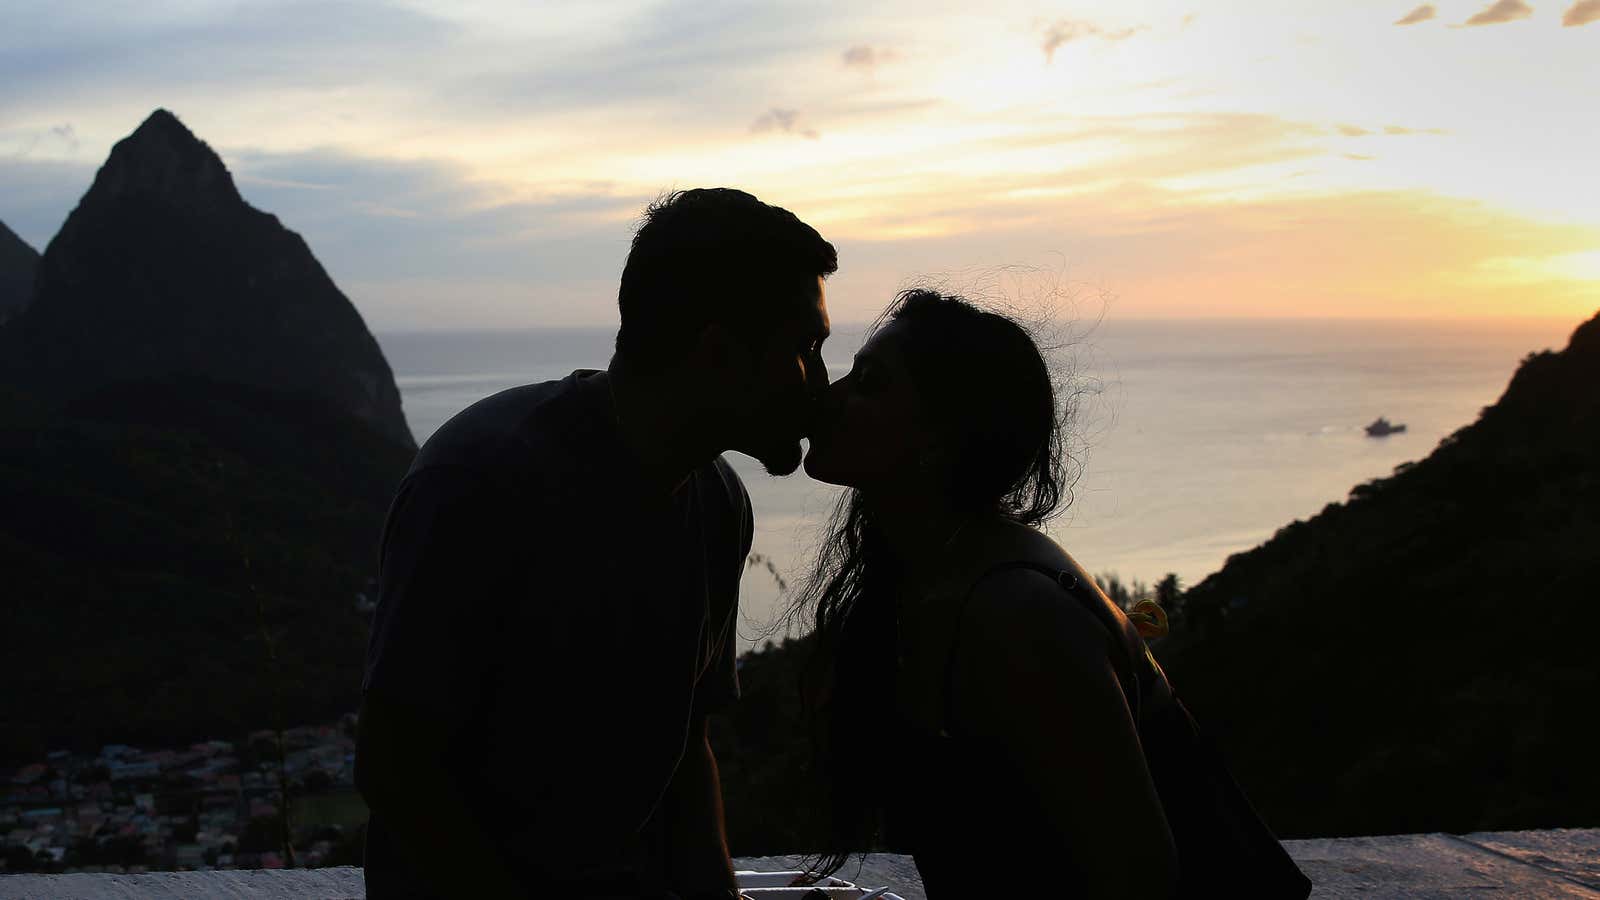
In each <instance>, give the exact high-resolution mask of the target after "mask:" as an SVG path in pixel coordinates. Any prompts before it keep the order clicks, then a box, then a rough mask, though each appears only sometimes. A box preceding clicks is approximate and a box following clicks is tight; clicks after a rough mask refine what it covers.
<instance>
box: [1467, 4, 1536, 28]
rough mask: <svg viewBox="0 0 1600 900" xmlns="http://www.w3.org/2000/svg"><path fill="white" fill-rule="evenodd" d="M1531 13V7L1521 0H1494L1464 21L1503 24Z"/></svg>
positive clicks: (1523, 17) (1472, 23) (1470, 23)
mask: <svg viewBox="0 0 1600 900" xmlns="http://www.w3.org/2000/svg"><path fill="white" fill-rule="evenodd" d="M1531 15H1533V7H1531V6H1529V5H1528V4H1526V3H1524V2H1523V0H1495V2H1494V4H1493V5H1492V6H1490V7H1489V8H1487V9H1485V10H1483V11H1482V12H1480V13H1478V14H1477V15H1475V16H1473V17H1472V18H1470V19H1468V20H1467V21H1466V24H1468V25H1503V24H1505V23H1506V22H1515V21H1517V20H1518V19H1526V18H1527V17H1529V16H1531Z"/></svg>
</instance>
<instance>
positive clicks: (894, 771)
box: [885, 562, 1311, 900]
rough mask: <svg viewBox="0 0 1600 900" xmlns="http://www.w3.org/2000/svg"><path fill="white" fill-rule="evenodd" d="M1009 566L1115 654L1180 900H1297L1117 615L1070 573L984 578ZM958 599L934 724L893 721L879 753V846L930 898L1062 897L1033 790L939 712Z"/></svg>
mask: <svg viewBox="0 0 1600 900" xmlns="http://www.w3.org/2000/svg"><path fill="white" fill-rule="evenodd" d="M1014 568H1027V569H1032V570H1035V571H1039V572H1041V573H1043V574H1045V575H1047V576H1049V577H1051V578H1052V579H1054V580H1056V581H1057V583H1058V584H1060V585H1061V586H1062V588H1063V591H1064V593H1066V594H1068V595H1070V596H1071V597H1072V598H1074V600H1075V601H1076V602H1081V603H1083V604H1084V605H1085V606H1086V607H1087V608H1088V609H1089V610H1090V612H1091V613H1093V614H1094V615H1095V617H1096V619H1098V620H1099V621H1100V623H1101V624H1102V625H1103V626H1104V627H1105V628H1106V629H1107V630H1108V632H1109V633H1110V635H1111V637H1112V641H1111V644H1112V645H1113V646H1114V647H1116V648H1117V652H1114V653H1113V654H1112V658H1111V662H1112V666H1113V668H1114V669H1115V670H1116V673H1117V678H1118V680H1119V681H1120V682H1121V684H1122V688H1123V694H1124V696H1125V697H1126V698H1127V700H1128V707H1129V710H1130V712H1132V714H1133V718H1134V721H1135V723H1136V724H1137V726H1138V731H1139V738H1140V743H1141V745H1142V747H1143V748H1144V752H1145V759H1146V763H1147V765H1148V766H1149V769H1150V773H1151V777H1152V780H1153V781H1154V782H1155V785H1156V790H1157V793H1158V794H1159V795H1160V797H1161V801H1162V807H1163V811H1164V812H1165V813H1166V816H1167V822H1168V825H1169V827H1170V828H1171V829H1172V833H1173V839H1174V842H1175V843H1176V844H1177V847H1178V856H1179V867H1180V884H1179V896H1180V897H1206V896H1233V897H1262V898H1266V897H1272V898H1278V897H1282V898H1304V897H1306V896H1308V895H1309V894H1310V892H1311V883H1310V881H1309V880H1307V879H1306V878H1305V876H1304V875H1303V874H1301V873H1300V871H1299V869H1298V868H1296V867H1295V865H1294V862H1293V861H1292V860H1291V859H1290V858H1289V856H1288V854H1287V853H1285V852H1284V850H1283V848H1282V845H1280V844H1279V843H1278V841H1277V839H1276V838H1275V837H1273V835H1272V833H1271V832H1270V831H1269V830H1268V829H1267V827H1266V825H1265V824H1264V823H1262V822H1261V820H1260V818H1259V817H1258V816H1257V815H1256V813H1255V810H1254V809H1253V808H1252V807H1251V806H1250V804H1249V801H1248V800H1247V799H1246V798H1245V796H1244V793H1243V792H1242V791H1241V790H1240V789H1239V788H1238V786H1237V784H1236V783H1235V782H1234V780H1233V778H1232V776H1231V775H1230V774H1229V773H1228V771H1227V768H1226V766H1225V765H1224V764H1223V762H1222V760H1221V758H1220V756H1218V755H1217V753H1216V751H1215V749H1214V748H1213V747H1212V745H1211V744H1210V742H1209V741H1208V740H1206V739H1205V738H1203V737H1202V736H1201V735H1200V732H1199V730H1198V728H1197V727H1196V726H1195V724H1194V720H1193V719H1192V718H1191V717H1190V716H1189V713H1188V711H1187V710H1186V709H1185V708H1184V707H1183V704H1182V703H1181V702H1179V701H1178V698H1177V695H1176V694H1175V693H1174V692H1173V690H1172V686H1171V684H1170V683H1169V682H1168V681H1167V678H1166V675H1165V673H1164V672H1162V670H1161V667H1160V666H1159V665H1158V664H1157V663H1156V660H1155V657H1154V656H1152V655H1151V654H1150V651H1149V649H1148V647H1147V646H1146V645H1145V643H1144V641H1143V639H1142V638H1140V637H1139V634H1138V631H1137V630H1136V629H1135V627H1134V625H1133V624H1132V623H1131V622H1130V621H1129V620H1128V618H1127V617H1126V616H1125V615H1123V614H1122V613H1121V611H1120V610H1118V609H1117V607H1116V606H1115V605H1114V604H1112V603H1111V602H1110V601H1109V600H1108V599H1106V598H1105V596H1104V595H1103V594H1102V593H1101V592H1100V591H1098V590H1095V589H1094V588H1093V587H1091V586H1088V585H1082V584H1080V583H1079V582H1078V579H1077V577H1076V576H1075V575H1073V574H1072V573H1070V572H1063V571H1059V570H1055V569H1051V568H1048V567H1045V566H1042V565H1039V564H1037V563H1032V562H1013V563H1005V564H1002V565H1000V566H997V567H995V568H994V569H991V570H989V572H988V573H985V576H987V575H988V574H993V573H994V572H996V571H1002V570H1005V569H1014ZM969 597H970V594H969ZM967 602H968V600H967V599H963V600H962V603H961V606H959V607H958V608H957V614H956V620H955V635H956V637H955V638H954V639H953V640H952V641H951V643H950V646H949V650H948V652H947V653H946V655H945V659H944V664H943V669H942V673H941V674H942V678H943V684H942V685H941V704H940V707H941V708H940V709H939V710H938V713H937V715H936V716H934V718H936V719H937V720H939V721H940V722H941V725H940V726H938V727H934V728H930V727H928V724H929V723H928V718H929V717H928V716H922V717H921V718H922V722H921V723H920V724H919V723H917V722H913V721H912V718H914V717H908V716H904V715H899V716H897V717H896V736H897V737H898V741H896V742H893V743H890V744H888V745H887V746H886V747H885V749H886V751H887V752H890V753H892V754H894V756H895V760H894V763H893V764H892V765H890V766H888V767H887V768H888V771H889V772H890V776H889V781H890V783H889V784H888V785H887V788H888V795H887V800H888V803H887V808H888V809H887V812H888V816H887V821H886V822H885V839H886V842H887V844H888V846H889V849H891V850H893V851H895V852H902V853H910V854H911V855H912V856H913V857H914V858H915V859H916V863H917V868H918V870H919V871H920V873H921V874H922V878H923V885H924V887H925V888H926V890H927V894H928V896H929V897H930V898H932V900H942V898H981V897H984V896H988V895H990V894H991V893H994V894H996V895H998V892H999V891H1001V890H1003V889H1012V890H1024V891H1038V892H1040V895H1041V896H1071V892H1070V886H1071V885H1073V884H1081V883H1082V881H1083V879H1082V878H1081V877H1079V876H1078V875H1077V874H1076V873H1075V872H1073V871H1072V870H1071V869H1070V868H1069V866H1070V861H1069V860H1067V859H1063V858H1062V855H1061V850H1062V848H1063V847H1064V846H1066V843H1065V838H1063V837H1062V836H1061V835H1059V834H1058V833H1057V832H1056V829H1055V826H1054V824H1053V823H1052V822H1051V821H1050V819H1049V817H1048V816H1047V815H1046V813H1045V810H1044V809H1043V807H1042V806H1041V805H1040V804H1039V803H1038V801H1037V799H1036V797H1035V792H1034V790H1033V788H1032V787H1031V786H1030V785H1029V784H1028V783H1027V782H1026V781H1025V780H1024V779H1023V777H1022V776H1021V774H1020V773H1019V772H1017V771H1016V769H1015V767H1014V766H1012V765H1011V764H1010V762H1009V761H1008V760H1007V759H1006V758H1005V756H1004V754H1003V753H1002V752H1001V751H1000V749H999V748H998V747H996V746H993V745H992V744H989V743H987V742H986V741H985V740H984V739H982V738H977V737H973V736H970V735H966V734H963V733H962V730H961V729H960V727H959V725H958V723H957V722H955V721H954V719H953V718H952V717H951V715H950V712H951V709H950V696H951V687H952V685H951V683H950V680H951V677H952V675H953V672H954V665H955V658H956V650H957V647H956V643H957V642H958V641H959V634H960V626H961V620H962V618H964V614H965V611H966V610H965V606H966V603H967ZM1051 713H1052V711H1050V710H1041V711H1040V714H1041V715H1048V714H1051ZM1085 777H1093V773H1085ZM1217 891H1222V892H1223V893H1221V894H1218V893H1215V892H1217Z"/></svg>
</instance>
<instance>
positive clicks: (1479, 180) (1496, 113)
mask: <svg viewBox="0 0 1600 900" xmlns="http://www.w3.org/2000/svg"><path fill="white" fill-rule="evenodd" d="M0 8H3V9H4V18H5V21H6V22H7V27H6V28H4V29H3V34H0V79H3V81H4V83H5V84H6V90H5V91H4V93H3V95H0V220H3V221H5V222H6V223H7V224H9V225H11V226H12V227H13V228H14V229H15V230H16V231H17V232H18V233H19V234H21V235H22V236H23V237H24V238H25V239H26V240H28V241H29V242H30V243H32V244H33V245H34V246H35V247H38V248H39V249H41V250H42V249H43V247H44V244H45V243H46V242H47V241H48V239H49V237H50V236H51V235H52V234H53V233H54V232H55V230H56V228H57V227H59V225H60V223H61V221H62V220H63V219H64V218H65V216H66V214H67V212H68V211H69V210H70V209H71V207H72V205H73V204H74V203H75V202H76V199H77V197H78V196H79V195H80V194H81V193H82V192H83V190H84V189H86V188H87V186H88V183H89V180H90V178H91V177H92V174H93V170H94V168H95V167H96V166H97V165H98V164H99V163H100V162H101V161H102V160H103V159H104V157H105V155H106V153H107V152H108V151H109V149H110V146H111V145H112V143H114V142H115V141H116V140H117V139H119V138H121V137H122V136H124V135H126V134H127V133H128V132H130V131H132V130H133V129H134V128H135V127H137V125H138V124H139V122H140V121H141V120H142V119H143V118H144V117H145V116H146V115H147V114H148V113H149V112H150V111H151V110H152V109H154V108H155V107H158V106H164V107H166V108H168V109H171V110H172V111H173V112H174V113H176V114H177V115H178V116H179V117H180V118H181V119H182V120H183V121H184V122H185V123H186V124H187V125H188V126H189V127H190V128H191V129H193V130H194V131H195V132H196V134H198V135H199V136H200V137H201V138H203V139H205V140H206V141H208V142H209V143H210V144H211V145H212V146H213V147H214V148H216V149H217V150H218V152H220V153H221V154H222V156H223V158H224V159H225V160H226V162H227V163H228V165H229V167H230V168H231V169H232V170H233V172H234V174H235V176H236V178H237V181H238V183H239V186H240V189H241V191H242V192H243V193H244V195H245V197H246V199H248V200H250V201H251V202H252V203H253V204H255V205H256V206H258V207H260V208H262V209H265V210H268V211H270V212H273V213H276V214H278V215H279V216H280V218H282V219H283V221H284V222H285V224H287V225H288V226H289V227H291V228H293V229H295V230H297V231H299V232H301V233H302V234H303V235H304V236H305V237H306V239H307V241H308V242H309V243H310V244H311V246H312V248H313V250H314V251H315V252H316V253H317V255H318V257H319V258H320V259H321V260H322V262H323V264H324V265H325V266H326V267H327V268H328V270H329V272H330V273H331V274H332V275H333V277H334V279H335V281H337V282H338V283H339V285H340V286H341V287H342V288H343V289H344V290H345V292H346V293H347V294H349V295H350V297H351V299H352V300H354V301H355V302H356V304H357V306H358V307H359V308H360V309H361V311H362V313H363V314H364V315H365V316H366V317H367V319H368V321H369V323H371V324H373V325H374V326H375V327H377V328H380V329H382V328H391V329H392V328H411V327H451V326H488V325H543V324H596V325H603V324H607V323H610V322H613V321H614V317H615V312H614V296H615V283H616V278H617V275H618V273H619V272H620V269H621V264H622V259H623V256H624V254H625V252H626V247H627V239H628V237H629V228H630V223H631V221H632V220H633V219H634V217H635V216H636V215H637V213H638V212H639V210H640V209H641V207H642V206H643V205H644V204H645V203H646V202H647V201H648V200H649V199H650V198H651V197H652V196H654V195H656V194H657V193H658V192H660V191H662V190H664V189H670V188H674V187H694V186H708V185H730V186H736V187H741V188H744V189H746V190H749V191H751V192H753V193H755V194H757V195H758V196H760V197H761V198H762V199H764V200H767V201H769V202H772V203H776V204H779V205H781V206H785V207H788V208H789V209H791V210H793V211H794V212H795V213H797V214H798V215H800V216H801V217H802V218H804V219H805V220H807V221H808V222H810V223H811V224H813V225H815V226H816V227H817V228H818V229H819V230H821V231H822V233H823V234H824V235H825V236H826V237H828V238H829V239H831V240H832V241H834V243H835V244H836V245H837V246H838V247H839V250H840V263H841V270H840V273H839V274H838V275H837V276H836V277H835V279H834V281H833V283H832V285H831V287H830V291H831V304H832V306H833V309H834V315H835V318H837V319H840V320H842V321H851V320H860V319H864V318H867V317H869V316H870V315H871V314H872V313H873V312H875V311H876V310H877V309H879V308H881V306H882V305H883V304H884V303H885V302H886V301H887V299H888V298H889V297H890V296H891V295H892V293H893V292H894V291H895V290H896V289H897V288H898V287H900V286H902V285H903V284H905V283H908V282H909V281H912V280H915V279H918V278H924V277H933V278H935V279H943V280H945V281H946V283H950V284H953V285H955V286H957V287H972V288H974V289H977V290H981V289H983V288H984V287H985V286H990V285H993V284H994V282H995V280H996V279H995V273H996V272H997V271H999V269H998V268H997V267H1005V266H1016V267H1022V268H1024V269H1027V270H1031V271H1035V272H1037V273H1038V276H1037V277H1035V278H1034V279H1033V281H1032V282H1030V283H1032V284H1038V283H1040V279H1043V282H1044V283H1048V284H1055V285H1060V286H1062V287H1063V290H1064V293H1065V294H1067V295H1075V296H1078V297H1080V298H1089V299H1088V301H1087V302H1089V303H1090V304H1098V303H1100V302H1101V298H1103V297H1111V298H1114V299H1113V300H1112V301H1111V310H1112V312H1113V313H1114V314H1115V315H1117V316H1122V317H1156V316H1262V315H1270V316H1421V317H1447V316H1467V317H1478V316H1506V315H1514V316H1560V317H1564V318H1568V319H1577V318H1578V317H1581V316H1585V315H1589V314H1592V313H1593V312H1594V310H1595V309H1596V308H1597V307H1600V0H1576V2H1575V0H1559V2H1540V0H1498V2H1496V0H1467V2H1452V0H1441V2H1437V3H1433V4H1427V5H1418V4H1415V3H1408V2H1398V3H1396V2H1367V0H1353V2H1339V3H1334V2H1318V3H1307V2H1283V0H1274V2H1229V3H1226V4H1221V3H1213V4H1202V3H1194V2H1190V3H1179V4H1173V3H1162V2H1119V3H1110V2H1093V3H1091V2H1042V3H1032V2H1015V3H1012V2H998V0H997V2H990V3H983V4H974V3H934V2H921V3H915V4H913V3H900V2H886V3H874V4H861V3H821V2H816V0H808V2H804V3H800V2H784V3H760V4H755V3H724V2H707V0H671V2H656V3H642V2H633V0H623V2H617V0H581V2H546V3H537V4H533V3H525V2H502V0H454V2H449V3H443V2H439V3H424V2H382V0H345V2H335V3H312V2H282V3H267V2H248V3H222V2H215V0H138V2H117V3H101V2H96V3H83V2H62V0H0ZM1026 280H1027V279H1024V281H1026Z"/></svg>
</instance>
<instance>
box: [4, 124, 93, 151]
mask: <svg viewBox="0 0 1600 900" xmlns="http://www.w3.org/2000/svg"><path fill="white" fill-rule="evenodd" d="M79 144H80V142H79V140H78V130H77V129H76V128H74V127H73V126H72V123H71V122H64V123H62V124H60V125H52V126H50V127H49V128H46V129H45V130H43V131H26V130H24V131H13V132H0V156H4V157H9V158H11V159H27V158H29V157H32V156H34V154H35V152H36V151H43V153H41V154H40V155H41V156H45V157H51V158H60V157H63V156H67V157H70V156H74V155H76V154H77V152H78V147H79Z"/></svg>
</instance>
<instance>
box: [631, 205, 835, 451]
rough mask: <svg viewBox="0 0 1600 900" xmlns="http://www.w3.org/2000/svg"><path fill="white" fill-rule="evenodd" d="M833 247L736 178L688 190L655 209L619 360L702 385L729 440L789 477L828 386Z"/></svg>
mask: <svg viewBox="0 0 1600 900" xmlns="http://www.w3.org/2000/svg"><path fill="white" fill-rule="evenodd" d="M837 268H838V256H837V253H836V252H835V251H834V249H833V245H832V244H830V243H828V242H827V241H825V240H823V239H822V236H821V235H819V234H818V233H817V231H816V229H814V228H812V227H811V226H809V225H807V224H805V223H804V222H802V221H800V220H799V219H798V218H796V217H795V215H794V214H793V213H791V212H789V211H788V210H786V209H780V208H779V207H776V206H768V205H767V204H765V203H762V202H761V201H760V200H757V199H756V198H755V197H752V196H750V195H749V194H747V193H744V192H743V191H736V190H732V189H729V188H710V189H697V190H692V191H679V192H676V193H673V194H670V195H668V196H666V197H663V198H661V199H659V200H657V201H656V202H655V203H653V204H651V205H650V208H649V209H647V210H646V211H645V214H644V220H643V222H642V224H641V225H640V226H639V230H638V231H637V232H636V233H635V234H634V238H633V248H632V249H631V250H630V251H629V253H628V262H627V265H626V266H625V267H624V268H623V270H622V285H621V288H620V289H619V290H618V292H617V305H618V307H619V308H620V310H621V314H622V327H621V329H620V330H619V331H618V332H617V356H616V363H617V364H620V365H621V366H623V367H625V368H626V369H627V370H628V371H630V372H632V373H635V374H637V375H641V376H649V375H652V374H665V373H669V372H670V373H672V374H673V375H674V376H675V380H679V381H682V382H683V383H684V384H685V385H686V387H687V388H688V389H690V390H694V391H695V392H696V393H697V395H698V396H697V400H698V401H699V405H701V406H702V407H703V408H704V410H705V411H706V412H707V413H708V414H709V416H708V421H709V422H711V423H713V424H714V427H715V428H716V429H717V431H718V432H719V433H718V434H717V435H716V436H715V437H716V440H717V442H718V443H719V444H720V445H721V446H720V447H719V449H730V450H738V451H740V452H742V453H747V454H749V455H751V456H754V457H755V458H756V459H758V460H760V461H761V463H762V464H763V465H764V466H766V468H767V471H769V472H772V473H773V474H775V475H787V474H789V473H790V472H793V471H794V470H795V469H796V468H797V467H799V465H800V438H801V437H802V436H804V434H805V432H806V429H807V427H808V425H809V419H810V417H811V407H812V403H813V401H814V399H815V397H816V396H817V394H818V393H819V392H820V391H821V390H822V389H823V388H825V387H827V384H828V375H827V371H826V369H825V368H824V367H823V364H822V356H821V349H822V342H823V341H824V340H825V339H826V338H827V336H828V327H829V323H828V310H827V304H826V299H825V295H824V290H823V279H825V278H826V277H827V276H829V275H831V274H833V272H834V270H835V269H837Z"/></svg>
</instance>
